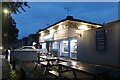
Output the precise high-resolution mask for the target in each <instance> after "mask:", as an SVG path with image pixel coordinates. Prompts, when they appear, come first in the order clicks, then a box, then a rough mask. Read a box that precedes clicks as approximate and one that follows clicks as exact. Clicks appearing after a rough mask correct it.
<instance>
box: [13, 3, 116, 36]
mask: <svg viewBox="0 0 120 80" xmlns="http://www.w3.org/2000/svg"><path fill="white" fill-rule="evenodd" d="M29 6H30V7H31V8H28V7H25V10H26V12H23V11H21V12H22V14H17V15H14V14H13V15H12V16H13V18H14V19H15V21H16V23H17V28H18V29H19V31H20V32H19V37H18V38H22V37H25V36H28V35H29V34H31V33H36V32H37V31H38V30H39V29H43V28H45V27H47V24H49V25H52V24H54V23H56V22H58V21H60V20H62V19H64V18H66V16H67V15H68V13H67V11H66V9H65V8H68V7H69V9H70V11H69V15H71V16H73V17H74V18H76V19H80V20H85V21H90V22H94V23H99V24H102V23H104V22H111V21H113V20H117V19H118V3H117V2H29Z"/></svg>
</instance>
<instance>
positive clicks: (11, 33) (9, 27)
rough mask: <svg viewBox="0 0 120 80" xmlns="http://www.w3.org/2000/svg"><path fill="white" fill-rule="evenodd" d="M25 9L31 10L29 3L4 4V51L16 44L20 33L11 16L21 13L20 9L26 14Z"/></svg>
mask: <svg viewBox="0 0 120 80" xmlns="http://www.w3.org/2000/svg"><path fill="white" fill-rule="evenodd" d="M24 7H28V8H30V6H29V5H28V3H27V2H2V43H3V44H2V45H3V47H4V49H6V48H9V47H10V46H11V44H13V43H15V42H16V40H17V37H18V32H19V30H18V29H17V28H16V22H15V20H14V19H13V18H12V16H11V14H18V13H21V12H20V11H19V8H21V9H22V10H23V11H24V12H25V9H24Z"/></svg>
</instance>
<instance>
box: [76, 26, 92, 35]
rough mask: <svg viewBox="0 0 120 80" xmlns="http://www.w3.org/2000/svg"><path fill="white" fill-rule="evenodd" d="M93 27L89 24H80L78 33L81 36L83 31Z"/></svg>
mask: <svg viewBox="0 0 120 80" xmlns="http://www.w3.org/2000/svg"><path fill="white" fill-rule="evenodd" d="M89 29H91V28H90V27H88V26H87V25H80V26H79V27H78V29H77V30H76V33H77V34H79V35H80V37H82V34H83V31H85V30H89Z"/></svg>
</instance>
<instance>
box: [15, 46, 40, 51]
mask: <svg viewBox="0 0 120 80" xmlns="http://www.w3.org/2000/svg"><path fill="white" fill-rule="evenodd" d="M14 51H38V49H36V48H35V47H34V46H22V47H21V48H18V49H15V50H14Z"/></svg>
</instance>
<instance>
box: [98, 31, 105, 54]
mask: <svg viewBox="0 0 120 80" xmlns="http://www.w3.org/2000/svg"><path fill="white" fill-rule="evenodd" d="M106 48H107V47H106V30H99V31H96V51H98V52H100V51H106Z"/></svg>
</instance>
